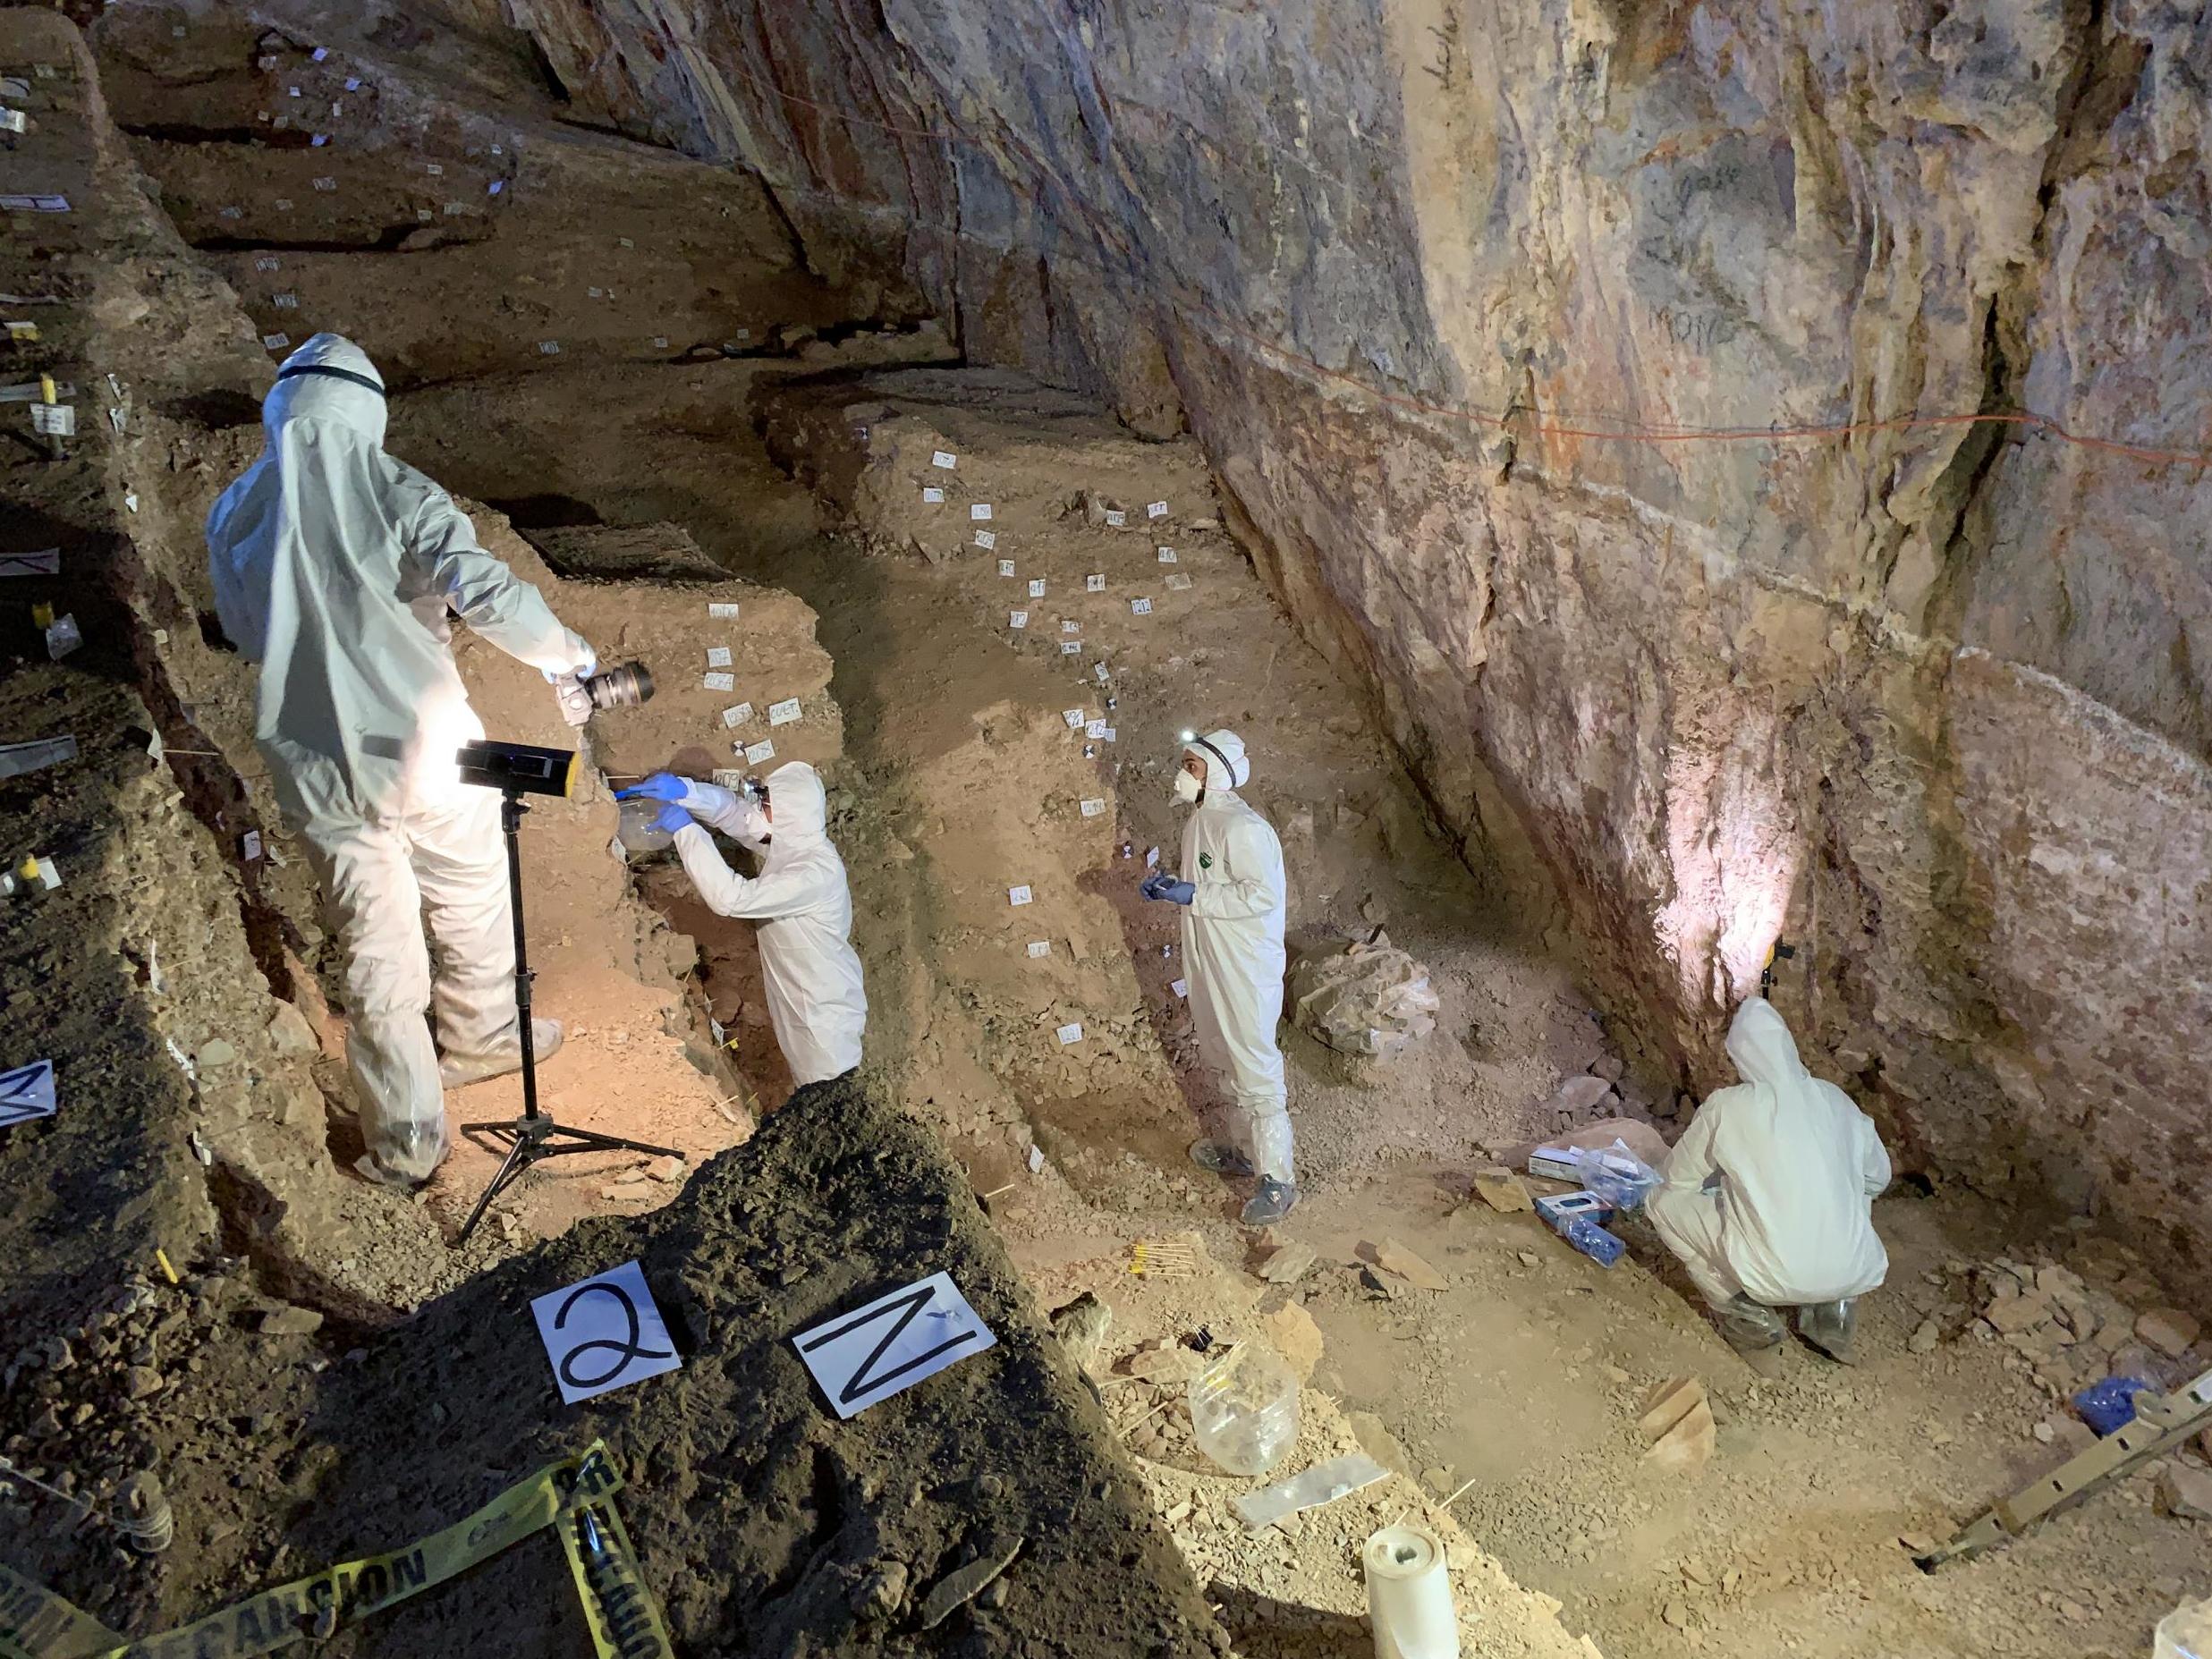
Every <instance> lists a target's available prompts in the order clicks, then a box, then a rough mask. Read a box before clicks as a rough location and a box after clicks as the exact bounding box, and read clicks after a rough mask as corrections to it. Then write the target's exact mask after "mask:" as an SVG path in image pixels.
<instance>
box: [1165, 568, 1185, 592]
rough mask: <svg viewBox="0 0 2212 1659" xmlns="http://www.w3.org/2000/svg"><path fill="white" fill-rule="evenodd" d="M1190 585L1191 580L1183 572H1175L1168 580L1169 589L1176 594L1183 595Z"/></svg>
mask: <svg viewBox="0 0 2212 1659" xmlns="http://www.w3.org/2000/svg"><path fill="white" fill-rule="evenodd" d="M1190 585H1191V579H1190V578H1189V577H1188V576H1185V575H1184V574H1183V573H1182V571H1174V573H1173V574H1171V575H1170V576H1169V577H1168V579H1167V586H1168V588H1169V589H1170V590H1171V591H1173V592H1175V593H1181V592H1182V590H1183V589H1184V588H1188V587H1189V586H1190Z"/></svg>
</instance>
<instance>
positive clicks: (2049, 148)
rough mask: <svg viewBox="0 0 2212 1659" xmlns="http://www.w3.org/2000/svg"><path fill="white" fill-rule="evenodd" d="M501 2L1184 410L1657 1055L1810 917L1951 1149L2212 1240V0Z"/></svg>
mask: <svg viewBox="0 0 2212 1659" xmlns="http://www.w3.org/2000/svg"><path fill="white" fill-rule="evenodd" d="M471 4H473V5H475V7H476V8H477V9H478V11H479V13H480V15H479V18H478V20H477V21H479V22H481V23H482V24H484V25H485V26H487V27H490V26H492V25H494V24H518V25H520V26H521V27H523V28H526V29H527V30H530V33H531V34H532V35H533V37H534V38H535V39H536V41H537V42H538V47H539V48H540V49H541V50H542V51H543V53H544V55H545V58H546V60H547V63H549V64H550V65H551V66H552V68H553V71H554V72H555V74H557V75H558V77H559V78H560V79H561V80H562V81H563V82H564V84H565V85H566V86H567V87H568V88H569V89H570V91H571V94H572V97H574V99H575V100H576V102H577V103H578V105H579V106H580V107H581V109H582V110H583V111H585V112H586V113H588V114H589V115H590V116H591V117H592V118H595V119H604V120H607V121H611V122H613V123H615V124H617V125H619V126H621V127H623V129H624V130H626V131H631V132H633V133H634V134H636V135H638V136H640V137H645V138H649V139H653V140H658V141H661V142H665V143H669V144H673V145H675V146H678V147H681V148H685V149H687V150H691V151H693V152H696V153H699V154H703V155H710V156H716V157H725V158H727V159H728V160H730V161H731V162H732V163H733V164H742V165H747V166H750V167H753V168H756V169H758V170H759V172H760V173H761V174H763V175H764V176H765V177H766V179H767V181H768V182H769V183H770V185H771V186H772V188H773V189H774V190H775V191H776V193H777V195H778V198H779V200H780V201H781V203H782V205H783V206H784V208H785V210H786V211H787V212H788V213H789V214H790V216H791V217H792V222H793V224H794V225H795V226H796V227H797V228H798V230H799V232H800V233H801V237H802V239H803V240H804V241H805V243H806V246H807V249H808V252H809V258H811V259H812V260H813V261H814V262H815V263H816V264H817V265H818V267H823V268H835V267H842V266H844V265H847V264H849V263H852V262H855V261H863V262H865V261H869V260H872V259H887V260H889V261H891V262H893V263H894V264H895V265H896V266H897V267H898V270H897V273H896V275H898V276H900V277H901V278H903V281H904V283H906V284H910V285H911V288H913V289H914V290H918V291H919V292H920V294H921V295H922V296H923V297H925V298H926V299H927V300H931V301H933V302H935V303H936V305H938V306H939V307H940V308H941V309H943V310H944V311H945V314H946V315H947V316H948V317H953V318H954V319H955V320H956V321H957V324H958V326H959V327H960V330H961V334H962V343H963V344H964V346H965V348H966V350H967V351H968V352H969V354H970V357H971V359H974V360H998V361H1010V362H1015V363H1018V364H1021V365H1022V366H1024V367H1027V368H1032V369H1035V370H1038V371H1041V372H1044V373H1047V374H1048V375H1050V376H1052V377H1055V378H1058V379H1060V380H1062V381H1064V382H1065V383H1067V384H1070V385H1075V386H1077V387H1080V388H1084V389H1088V390H1092V391H1096V392H1098V393H1100V394H1104V395H1106V396H1108V397H1110V398H1111V399H1113V400H1114V402H1116V404H1117V406H1119V407H1120V408H1121V409H1122V410H1123V411H1124V413H1125V414H1126V415H1127V416H1128V417H1129V418H1130V419H1131V421H1132V423H1133V424H1135V425H1136V426H1137V427H1139V429H1140V430H1148V431H1165V430H1167V429H1170V428H1172V427H1173V426H1174V424H1175V422H1176V420H1177V419H1178V412H1179V411H1180V415H1181V418H1182V419H1187V421H1188V424H1189V426H1190V427H1191V429H1192V430H1193V431H1194V432H1195V433H1196V434H1197V436H1199V439H1200V440H1201V441H1202V442H1203V444H1205V446H1206V449H1207V452H1208V455H1209V457H1210V459H1211V461H1212V463H1213V465H1214V467H1215V469H1216V475H1217V478H1218V480H1219V483H1220V486H1221V487H1222V489H1223V491H1224V492H1225V495H1228V496H1230V497H1232V498H1233V506H1234V508H1235V510H1236V511H1237V512H1239V513H1241V515H1242V519H1243V520H1244V521H1246V523H1247V525H1248V528H1249V529H1250V532H1251V534H1252V537H1253V540H1254V543H1255V548H1256V552H1257V554H1258V555H1259V557H1260V558H1261V560H1262V562H1263V563H1264V564H1265V565H1267V568H1268V572H1269V575H1270V577H1271V579H1272V580H1274V581H1275V583H1276V586H1277V588H1278V589H1279V591H1280V593H1281V594H1282V596H1283V597H1284V601H1285V603H1286V604H1287V605H1290V607H1291V608H1292V611H1293V613H1294V614H1295V615H1296V616H1297V617H1298V619H1299V620H1300V622H1301V625H1302V626H1304V627H1305V628H1306V629H1307V630H1309V631H1310V632H1311V633H1312V634H1313V635H1314V636H1315V637H1316V638H1317V639H1319V640H1321V641H1322V642H1324V643H1325V645H1326V647H1327V648H1329V649H1331V650H1332V651H1333V652H1335V654H1337V655H1338V656H1341V657H1342V658H1343V660H1344V661H1345V662H1347V663H1348V664H1352V665H1354V666H1356V667H1358V668H1360V670H1362V671H1364V673H1366V674H1367V675H1368V676H1369V679H1370V681H1371V683H1372V684H1373V685H1374V687H1375V689H1376V695H1377V697H1378V698H1379V699H1380V700H1381V702H1382V704H1383V706H1384V707H1385V708H1386V711H1387V715H1388V719H1389V724H1390V725H1391V728H1392V730H1393V731H1394V733H1395V735H1396V737H1397V739H1398V741H1400V743H1401V744H1402V745H1403V749H1404V751H1405V753H1406V755H1407V757H1408V758H1409V759H1410V761H1411V764H1412V765H1413V766H1414V767H1415V768H1416V770H1417V772H1418V773H1419V774H1420V776H1421V777H1422V778H1423V780H1424V781H1425V783H1426V786H1427V787H1428V790H1429V791H1431V796H1432V799H1433V800H1434V802H1435V805H1436V807H1437V811H1438V813H1439V816H1440V817H1442V818H1443V819H1444V820H1445V821H1446V822H1447V823H1448V824H1449V825H1451V826H1452V827H1453V829H1454V830H1455V831H1456V832H1459V833H1461V834H1466V835H1468V836H1470V837H1476V838H1482V837H1487V838H1489V839H1491V840H1493V841H1496V842H1509V843H1512V844H1514V845H1528V846H1532V847H1533V848H1534V850H1535V851H1536V852H1537V854H1538V856H1539V857H1540V859H1541V860H1542V862H1543V863H1544V865H1545V866H1547V868H1548V869H1549V871H1550V872H1551V875H1552V876H1553V878H1554V883H1555V886H1556V889H1557V892H1558V894H1559V898H1560V901H1561V902H1562V904H1563V905H1564V925H1565V928H1566V931H1567V932H1568V933H1569V934H1570V935H1572V938H1573V939H1575V940H1576V941H1577V942H1578V943H1579V944H1580V945H1581V948H1582V949H1583V950H1584V951H1585V952H1586V954H1587V957H1588V961H1589V969H1590V971H1591V973H1592V976H1593V978H1594V979H1595V980H1596V981H1597V982H1598V986H1599V988H1600V989H1601V990H1602V991H1603V992H1605V993H1606V994H1607V995H1609V997H1610V999H1611V1001H1612V1003H1613V1005H1614V1006H1615V1007H1616V1008H1630V1007H1633V1008H1635V1009H1638V1010H1640V1015H1639V1018H1640V1020H1641V1021H1642V1029H1641V1031H1640V1036H1641V1037H1642V1039H1643V1040H1644V1042H1645V1044H1646V1048H1647V1053H1646V1060H1647V1062H1648V1064H1649V1065H1651V1066H1652V1067H1654V1068H1657V1069H1662V1070H1665V1071H1670V1072H1672V1073H1674V1075H1675V1076H1676V1077H1677V1078H1678V1079H1681V1080H1684V1081H1688V1082H1690V1083H1691V1084H1692V1085H1693V1086H1695V1087H1699V1088H1702V1087H1706V1086H1709V1085H1710V1084H1712V1083H1713V1082H1715V1081H1716V1079H1719V1078H1720V1077H1722V1076H1725V1070H1723V1068H1725V1061H1723V1060H1722V1059H1721V1057H1720V1053H1719V1040H1718V1039H1719V1036H1720V1033H1721V1030H1722V1028H1723V1022H1724V1020H1725V1009H1726V1008H1727V1006H1728V1005H1729V1004H1730V1003H1732V1002H1733V999H1734V998H1736V997H1737V996H1740V995H1742V994H1743V993H1744V992H1745V991H1747V990H1749V989H1750V988H1751V987H1752V986H1753V985H1754V984H1755V983H1756V980H1757V978H1758V973H1759V964H1760V962H1761V961H1762V959H1763V958H1764V956H1765V953H1766V951H1767V946H1768V944H1770V943H1771V942H1772V940H1773V939H1774V938H1775V936H1776V933H1777V930H1780V931H1781V932H1782V933H1783V934H1784V936H1786V937H1787V938H1789V939H1791V940H1792V941H1794V942H1796V943H1797V944H1799V946H1800V954H1799V956H1798V957H1797V959H1796V961H1794V962H1793V963H1792V964H1789V965H1788V966H1787V968H1786V969H1785V972H1784V978H1783V984H1782V989H1781V991H1780V992H1779V994H1778V999H1779V1000H1780V1001H1781V1002H1782V1003H1783V1005H1784V1007H1785V1009H1787V1010H1789V1011H1791V1012H1792V1015H1793V1016H1794V1017H1797V1018H1799V1019H1800V1020H1801V1022H1802V1023H1804V1024H1806V1025H1809V1027H1811V1028H1813V1029H1814V1030H1815V1031H1816V1032H1817V1041H1818V1045H1820V1046H1821V1047H1823V1048H1824V1049H1825V1050H1826V1051H1827V1054H1828V1060H1827V1062H1826V1065H1827V1069H1828V1070H1829V1071H1831V1073H1832V1074H1834V1075H1838V1076H1840V1077H1842V1078H1843V1079H1844V1080H1845V1081H1846V1082H1848V1083H1850V1084H1851V1086H1852V1088H1854V1090H1855V1092H1858V1093H1860V1095H1861V1096H1862V1097H1864V1098H1866V1099H1867V1100H1868V1101H1869V1104H1870V1105H1873V1106H1874V1108H1875V1109H1876V1110H1877V1112H1878V1113H1882V1114H1883V1115H1884V1116H1885V1118H1886V1122H1887V1123H1888V1125H1889V1127H1890V1128H1891V1129H1892V1130H1893V1132H1894V1135H1895V1136H1896V1137H1897V1138H1899V1139H1900V1140H1901V1142H1902V1143H1903V1145H1904V1146H1905V1147H1907V1149H1908V1150H1909V1151H1911V1152H1916V1153H1918V1154H1920V1155H1925V1156H1927V1157H1928V1158H1929V1159H1930V1160H1931V1161H1932V1162H1933V1163H1934V1164H1936V1165H1937V1166H1938V1167H1941V1168H1945V1169H1949V1170H1952V1171H1955V1172H1961V1173H1963V1174H1965V1175H1967V1176H1969V1177H1970V1178H1973V1179H1976V1180H1981V1181H1995V1180H1998V1179H2001V1178H2003V1177H2004V1176H2005V1175H2007V1174H2009V1173H2013V1172H2022V1173H2026V1172H2036V1173H2039V1174H2040V1175H2042V1176H2043V1177H2045V1178H2047V1179H2049V1180H2051V1181H2055V1182H2057V1183H2059V1184H2060V1185H2061V1186H2062V1188H2063V1189H2064V1190H2065V1191H2066V1192H2067V1193H2068V1195H2069V1196H2070V1197H2072V1198H2088V1197H2089V1195H2090V1193H2091V1191H2092V1190H2094V1191H2095V1192H2096V1193H2097V1194H2098V1195H2100V1196H2101V1198H2102V1199H2103V1201H2105V1202H2106V1203H2108V1204H2110V1205H2111V1206H2114V1207H2115V1208H2116V1209H2118V1210H2119V1211H2121V1212H2122V1213H2123V1214H2125V1215H2129V1216H2131V1217H2132V1218H2133V1219H2134V1220H2135V1221H2136V1222H2137V1223H2139V1224H2140V1227H2141V1229H2143V1230H2144V1231H2145V1232H2147V1233H2148V1234H2150V1235H2153V1236H2155V1238H2156V1239H2157V1241H2159V1242H2160V1243H2162V1244H2164V1245H2166V1246H2169V1247H2171V1248H2174V1249H2176V1250H2179V1251H2181V1252H2182V1253H2183V1254H2185V1255H2190V1254H2194V1253H2196V1252H2199V1251H2200V1249H2201V1247H2202V1245H2203V1243H2204V1242H2205V1240H2206V1239H2207V1236H2208V1234H2207V1223H2208V1222H2212V1202H2208V1198H2207V1195H2206V1194H2205V1192H2204V1190H2203V1187H2202V1182H2203V1176H2204V1172H2205V1169H2206V1163H2207V1160H2206V1155H2205V1153H2204V1149H2203V1147H2202V1143H2201V1139H2200V1137H2199V1129H2200V1126H2201V1125H2202V1123H2203V1122H2204V1118H2205V1109H2204V1100H2203V1092H2202V1087H2201V1084H2200V1083H2199V1080H2198V1071H2197V1067H2196V1064H2195V1062H2196V1061H2197V1058H2198V1054H2199V1050H2200V1034H2201V1033H2202V1032H2203V1031H2204V1030H2205V1029H2206V1028H2207V1026H2208V1018H2207V1016H2208V1013H2212V938H2208V936H2207V932H2206V925H2205V920H2204V914H2205V904H2204V899H2205V893H2206V887H2207V883H2208V871H2212V857H2208V834H2212V832H2208V829H2207V817H2206V806H2207V804H2208V780H2212V774H2208V768H2207V765H2206V754H2207V743H2208V732H2212V728H2208V707H2207V702H2206V698H2205V692H2204V688H2203V685H2202V683H2201V681H2200V677H2199V676H2200V673H2201V671H2200V669H2199V666H2198V658H2199V656H2203V655H2204V654H2205V652H2206V651H2207V649H2208V648H2212V639H2208V638H2207V631H2208V617H2212V561H2208V558H2207V554H2206V548H2205V538H2206V535H2207V529H2206V526H2207V523H2208V520H2207V515H2206V513H2205V511H2204V508H2205V504H2206V503H2205V500H2204V494H2205V490H2206V485H2205V483H2204V481H2203V478H2202V473H2201V470H2199V469H2198V468H2196V467H2193V466H2191V465H2189V464H2185V463H2177V462H2174V461H2170V460H2167V459H2165V458H2164V457H2163V456H2162V455H2160V454H2158V453H2141V452H2165V451H2175V450H2179V451H2193V450H2195V449H2197V448H2199V446H2201V445H2202V444H2204V443H2205V442H2206V433H2205V417H2204V415H2203V413H2202V405H2203V402H2204V398H2205V394H2206V392H2207V390H2208V386H2212V383H2208V380H2207V370H2206V368H2205V364H2206V361H2207V358H2206V353H2205V351H2204V347H2205V343H2206V336H2207V335H2208V334H2212V318H2208V311H2207V308H2206V304H2205V292H2206V278H2207V264H2206V252H2207V250H2208V248H2212V224H2208V220H2207V213H2206V195H2207V184H2206V180H2205V176H2204V173H2203V169H2202V166H2201V165H2200V163H2199V159H2198V147H2199V132H2198V127H2199V123H2200V122H2201V121H2202V119H2203V110H2204V101H2203V99H2202V97H2201V95H2200V92H2199V85H2200V81H2201V79H2202V77H2203V76H2204V75H2205V73H2206V72H2207V70H2208V59H2212V36H2208V34H2207V33H2206V31H2205V30H2204V29H2203V28H2202V26H2201V25H2200V24H2199V23H2197V22H2194V21H2191V20H2190V19H2189V18H2188V17H2187V16H2185V13H2189V12H2191V11H2192V10H2193V8H2189V7H2182V6H2176V5H2172V4H2150V3H2148V0H2111V4H2104V5H2101V6H2094V7H2092V6H2090V5H2089V4H2072V5H2069V4H2063V3H2062V0H1949V3H1948V4H1943V3H1939V0H1869V3H1868V4H1860V5H1852V6H1843V7H1839V6H1835V5H1822V4H1815V3H1814V0H1704V3H1702V4H1662V3H1660V0H1484V4H1471V3H1470V0H1219V3H1216V4H1208V5H1199V6H1192V5H1187V4H1165V5H1164V4H1152V3H1150V0H1065V3H1064V4H1050V5H1036V6H1030V5H1021V6H1010V5H1004V4H994V3H993V0H880V3H879V4H878V3H877V0H865V3H864V0H833V3H831V4H820V5H814V6H807V7H800V6H791V5H781V4H759V0H662V3H661V4H652V5H639V4H614V3H613V0H499V4H498V6H497V7H496V8H495V6H494V5H493V3H492V0H471ZM495 10H497V11H498V12H499V13H501V14H500V15H499V16H497V17H494V16H493V15H491V13H493V12H494V11H495ZM945 135H950V136H945ZM2012 411H2035V412H2036V413H2037V414H2038V415H2040V416H2042V417H2046V418H2047V419H2046V420H2044V421H2042V422H2039V423H2031V424H2022V423H2011V424H1996V423H1987V422H1983V423H1974V422H1969V421H1962V420H1954V419H1947V418H1948V417H1952V416H1958V415H1971V414H1976V413H1984V414H1987V413H1993V412H2012ZM1914 417H1918V418H1919V419H1917V420H1915V419H1912V418H1914ZM1808 427H1812V428H1818V430H1815V431H1811V432H1806V431H1804V430H1803V429H1804V428H1808ZM2062 427H2063V428H2064V431H2065V432H2067V433H2072V434H2076V435H2081V436H2097V437H2101V438H2105V439H2109V440H2113V441H2114V442H2115V443H2117V444H2121V445H2123V446H2125V447H2123V448H2119V449H2115V448H2114V447H2110V446H2100V445H2096V444H2081V443H2076V442H2073V441H2072V440H2071V439H2069V438H2068V437H2066V436H2064V435H2063V434H2062V432H2061V430H2060V428H2062ZM1714 428H1720V429H1725V432H1723V433H1722V434H1719V435H1716V433H1715V432H1713V431H1712V430H1710V429H1714ZM1839 428H1842V429H1839ZM1631 433H1632V434H1634V435H1635V436H1629V434H1631ZM2131 452H2137V453H2131Z"/></svg>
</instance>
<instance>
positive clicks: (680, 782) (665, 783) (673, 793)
mask: <svg viewBox="0 0 2212 1659" xmlns="http://www.w3.org/2000/svg"><path fill="white" fill-rule="evenodd" d="M690 795H691V780H690V779H689V778H680V777H678V776H677V775H676V774H674V773H673V772H656V773H655V774H653V775H652V776H651V777H649V778H648V779H646V780H645V782H644V783H632V784H631V786H630V787H629V788H628V789H618V790H616V791H614V799H615V800H687V799H689V797H690Z"/></svg>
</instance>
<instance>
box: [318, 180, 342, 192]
mask: <svg viewBox="0 0 2212 1659" xmlns="http://www.w3.org/2000/svg"><path fill="white" fill-rule="evenodd" d="M315 188H316V189H317V190H321V191H322V192H324V193H325V194H326V195H327V194H328V193H329V192H330V191H332V190H336V189H337V188H338V181H337V180H335V179H328V178H325V179H318V180H316V181H315Z"/></svg>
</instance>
